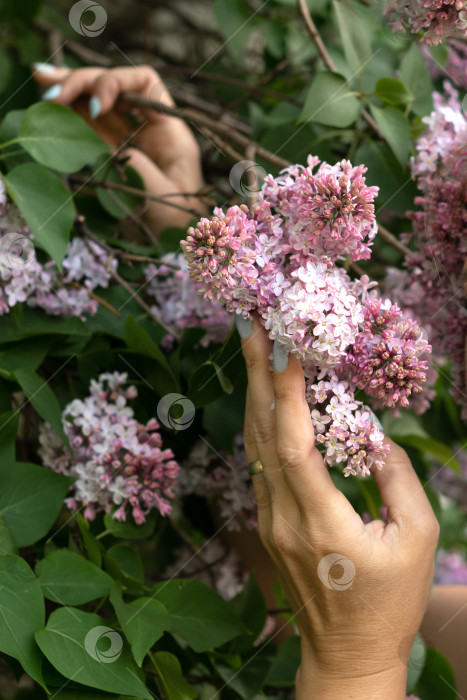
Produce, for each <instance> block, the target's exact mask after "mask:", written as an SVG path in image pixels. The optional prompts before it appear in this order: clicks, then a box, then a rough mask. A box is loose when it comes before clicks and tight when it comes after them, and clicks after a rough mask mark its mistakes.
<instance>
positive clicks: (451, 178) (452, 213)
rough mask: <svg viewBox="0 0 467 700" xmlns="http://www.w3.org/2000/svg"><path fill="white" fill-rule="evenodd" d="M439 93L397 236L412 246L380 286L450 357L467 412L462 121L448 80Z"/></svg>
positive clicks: (465, 136) (466, 413)
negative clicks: (405, 220) (414, 190)
mask: <svg viewBox="0 0 467 700" xmlns="http://www.w3.org/2000/svg"><path fill="white" fill-rule="evenodd" d="M445 91H446V92H445V95H441V94H439V93H435V94H434V103H435V109H434V111H433V112H432V114H431V115H430V116H429V117H425V119H424V121H425V123H426V124H427V129H426V130H425V132H424V133H423V134H422V136H421V137H420V138H419V140H418V143H417V154H416V156H415V157H414V158H413V160H412V173H413V176H414V178H415V179H416V181H417V185H418V188H419V190H420V196H418V197H417V198H416V199H415V204H417V205H418V207H419V209H418V211H413V212H408V217H409V218H410V219H411V220H412V232H411V233H408V234H404V236H403V240H404V242H405V243H406V244H407V245H408V246H409V247H410V248H411V249H412V252H411V253H410V254H407V256H406V259H405V262H404V267H405V270H395V269H390V270H388V275H387V280H386V288H387V291H388V293H389V294H390V295H391V296H392V297H393V298H394V299H395V300H396V301H398V302H399V303H401V304H403V305H404V309H407V310H408V312H409V313H411V314H412V316H413V317H414V318H416V319H420V320H421V322H422V323H423V324H424V326H425V327H426V328H427V329H428V331H429V334H430V341H431V343H432V345H433V352H434V354H435V355H436V356H437V357H438V358H440V359H442V358H446V359H448V360H449V362H450V363H451V376H452V380H453V386H454V388H453V395H454V397H455V398H456V400H457V401H458V402H459V403H460V405H461V406H463V417H464V418H467V401H466V398H465V397H466V393H467V392H466V386H467V383H466V376H465V357H464V353H465V338H466V337H467V307H466V304H465V296H464V290H463V288H462V285H461V275H462V271H463V266H464V261H465V260H466V258H467V236H466V231H467V208H466V206H465V196H466V192H467V120H466V118H465V115H464V114H463V113H462V109H461V104H460V101H459V98H458V94H457V92H456V91H455V90H454V89H453V88H452V86H451V85H450V84H449V83H447V82H446V83H445Z"/></svg>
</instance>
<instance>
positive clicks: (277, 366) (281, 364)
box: [272, 340, 289, 372]
mask: <svg viewBox="0 0 467 700" xmlns="http://www.w3.org/2000/svg"><path fill="white" fill-rule="evenodd" d="M272 364H273V366H274V372H283V371H284V370H286V369H287V365H288V364H289V351H288V350H287V348H286V347H285V345H283V344H282V343H279V342H278V341H277V340H275V341H274V345H273V347H272Z"/></svg>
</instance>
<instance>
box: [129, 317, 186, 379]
mask: <svg viewBox="0 0 467 700" xmlns="http://www.w3.org/2000/svg"><path fill="white" fill-rule="evenodd" d="M125 342H126V344H127V345H128V347H129V348H131V349H132V350H133V351H134V352H137V353H140V354H141V355H146V357H151V358H152V359H153V360H155V361H156V362H157V363H158V364H159V365H160V366H161V367H162V369H163V370H164V371H165V372H167V374H168V375H169V376H170V378H171V379H172V381H173V387H174V389H175V390H177V391H178V389H179V385H178V381H177V379H176V377H175V375H174V373H173V370H172V368H171V366H170V365H169V363H168V362H167V358H166V357H165V355H164V353H163V352H162V351H161V350H160V348H159V347H158V346H157V345H156V343H155V342H154V341H153V340H152V339H151V338H150V337H149V334H148V333H147V332H146V331H145V330H144V328H141V326H140V325H138V323H137V322H136V321H135V319H134V318H133V316H128V318H127V320H126V324H125Z"/></svg>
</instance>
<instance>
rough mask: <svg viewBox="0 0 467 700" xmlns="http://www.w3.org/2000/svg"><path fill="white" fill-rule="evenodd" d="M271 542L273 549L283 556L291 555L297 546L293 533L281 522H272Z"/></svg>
mask: <svg viewBox="0 0 467 700" xmlns="http://www.w3.org/2000/svg"><path fill="white" fill-rule="evenodd" d="M271 544H272V547H273V549H274V550H276V551H277V552H278V553H279V554H281V555H282V556H284V555H286V556H291V555H294V554H295V549H296V548H295V543H294V540H293V535H292V533H291V532H290V530H289V529H288V528H285V527H284V526H283V524H282V523H281V522H279V523H273V524H272V529H271Z"/></svg>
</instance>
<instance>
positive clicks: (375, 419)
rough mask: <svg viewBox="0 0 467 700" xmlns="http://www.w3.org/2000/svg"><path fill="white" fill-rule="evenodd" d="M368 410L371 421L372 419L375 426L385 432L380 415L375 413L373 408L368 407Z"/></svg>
mask: <svg viewBox="0 0 467 700" xmlns="http://www.w3.org/2000/svg"><path fill="white" fill-rule="evenodd" d="M368 411H369V413H370V418H371V421H372V423H373V425H375V426H376V427H377V428H378V430H381V432H383V424H382V423H381V421H380V420H379V418H378V416H377V415H376V413H373V411H372V410H371V408H368Z"/></svg>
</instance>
